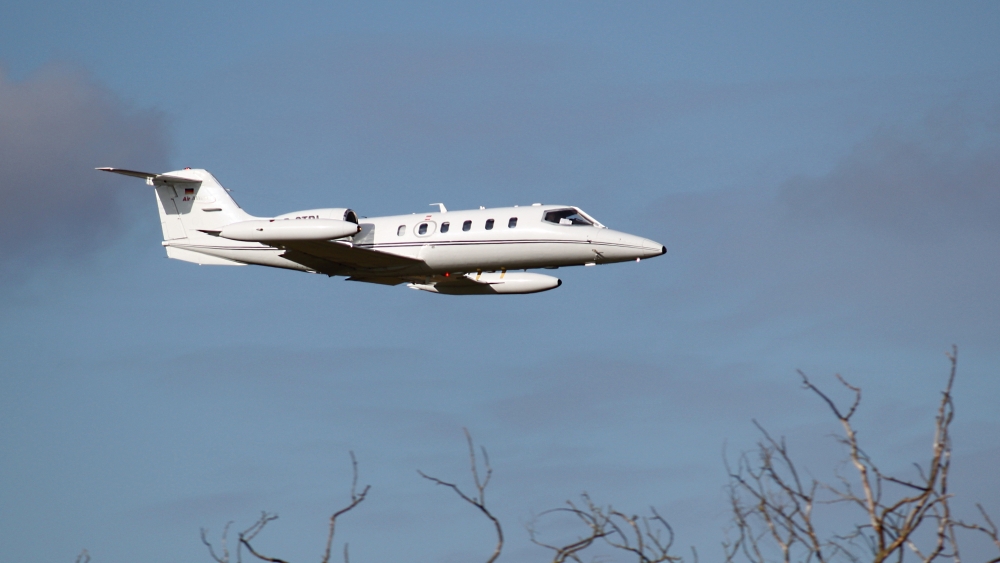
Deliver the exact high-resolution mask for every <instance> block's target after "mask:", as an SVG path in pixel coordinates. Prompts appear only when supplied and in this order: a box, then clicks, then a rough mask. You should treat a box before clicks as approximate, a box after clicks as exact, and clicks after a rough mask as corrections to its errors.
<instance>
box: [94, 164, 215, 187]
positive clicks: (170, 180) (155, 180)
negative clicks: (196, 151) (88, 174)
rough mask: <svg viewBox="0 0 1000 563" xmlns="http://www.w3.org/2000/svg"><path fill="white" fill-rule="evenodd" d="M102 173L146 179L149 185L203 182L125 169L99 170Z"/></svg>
mask: <svg viewBox="0 0 1000 563" xmlns="http://www.w3.org/2000/svg"><path fill="white" fill-rule="evenodd" d="M97 170H101V171H102V172H114V173H115V174H122V175H124V176H132V177H134V178H145V179H146V183H148V184H157V185H159V184H200V183H201V180H192V179H191V178H181V177H180V176H170V175H167V174H156V173H154V172H139V171H138V170H125V169H124V168H97Z"/></svg>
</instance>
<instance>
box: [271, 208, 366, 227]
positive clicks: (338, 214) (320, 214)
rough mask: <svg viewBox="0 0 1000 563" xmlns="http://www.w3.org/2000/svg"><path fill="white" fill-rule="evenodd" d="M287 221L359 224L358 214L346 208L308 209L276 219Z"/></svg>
mask: <svg viewBox="0 0 1000 563" xmlns="http://www.w3.org/2000/svg"><path fill="white" fill-rule="evenodd" d="M285 219H336V220H338V221H347V222H348V223H354V224H355V225H357V224H358V214H357V213H355V212H354V211H352V210H350V209H347V208H346V207H327V208H323V209H306V210H305V211H293V212H292V213H285V214H284V215H278V216H277V217H275V218H274V220H275V221H279V220H282V221H283V220H285Z"/></svg>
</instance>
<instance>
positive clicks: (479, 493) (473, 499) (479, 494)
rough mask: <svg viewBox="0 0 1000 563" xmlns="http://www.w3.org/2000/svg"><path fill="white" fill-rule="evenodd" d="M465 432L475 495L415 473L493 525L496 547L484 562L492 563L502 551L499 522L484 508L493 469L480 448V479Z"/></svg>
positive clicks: (501, 534)
mask: <svg viewBox="0 0 1000 563" xmlns="http://www.w3.org/2000/svg"><path fill="white" fill-rule="evenodd" d="M462 430H463V431H464V432H465V440H466V442H468V444H469V464H470V466H471V473H472V480H473V482H474V483H475V485H476V494H475V495H474V496H469V495H467V494H465V493H464V492H462V489H460V488H458V485H455V484H454V483H449V482H447V481H442V480H441V479H438V478H437V477H431V476H430V475H427V474H425V473H424V472H423V471H420V470H419V469H418V470H417V473H419V474H420V476H421V477H423V478H424V479H427V480H428V481H432V482H434V483H436V484H438V485H443V486H445V487H448V488H450V489H451V490H453V491H455V493H456V494H457V495H458V496H459V497H460V498H461V499H462V500H464V501H465V502H467V503H469V504H471V505H473V506H475V507H476V508H478V509H479V511H480V512H482V513H483V514H484V515H485V516H486V517H487V518H489V520H490V522H492V523H493V527H494V528H495V529H496V533H497V546H496V548H495V549H494V550H493V555H491V556H490V558H489V559H487V560H486V563H493V562H494V561H496V560H497V558H498V557H500V551H501V550H502V549H503V528H502V527H501V526H500V521H499V520H497V518H496V517H495V516H494V515H493V513H492V512H490V511H489V510H488V509H487V508H486V487H487V486H488V485H489V483H490V477H492V476H493V468H492V467H491V466H490V458H489V456H488V455H487V453H486V448H481V450H482V453H483V468H484V469H485V470H486V477H485V478H483V479H480V477H479V463H478V462H477V461H476V447H475V444H474V443H473V441H472V435H471V434H470V433H469V430H468V429H467V428H463V429H462Z"/></svg>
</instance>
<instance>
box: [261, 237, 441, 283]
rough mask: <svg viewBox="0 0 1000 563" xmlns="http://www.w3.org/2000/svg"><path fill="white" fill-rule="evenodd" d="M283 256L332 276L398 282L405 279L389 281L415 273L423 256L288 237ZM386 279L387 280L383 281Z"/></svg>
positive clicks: (419, 268) (282, 245) (284, 244)
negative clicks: (397, 276) (415, 257)
mask: <svg viewBox="0 0 1000 563" xmlns="http://www.w3.org/2000/svg"><path fill="white" fill-rule="evenodd" d="M280 248H283V249H284V250H285V252H284V254H282V257H283V258H287V259H289V260H291V261H293V262H298V263H299V264H302V265H303V266H306V267H307V268H310V269H312V270H315V271H317V272H320V273H323V274H327V275H330V276H352V277H353V278H354V279H355V281H370V280H373V279H375V278H378V279H379V281H377V282H375V283H389V284H390V285H395V284H397V283H403V280H402V279H400V280H399V281H395V282H390V281H388V280H387V278H395V276H396V275H398V274H402V273H403V272H405V273H406V274H411V275H412V274H414V273H418V272H419V271H420V270H422V269H423V268H422V267H423V266H424V263H423V262H422V261H421V260H416V259H413V258H407V257H405V256H397V255H395V254H389V253H386V252H380V251H378V250H371V249H368V248H361V247H359V246H354V245H352V244H350V243H345V242H335V241H294V242H293V241H289V242H285V243H282V244H281V246H280ZM383 280H386V281H383Z"/></svg>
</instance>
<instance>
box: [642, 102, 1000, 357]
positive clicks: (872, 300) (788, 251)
mask: <svg viewBox="0 0 1000 563" xmlns="http://www.w3.org/2000/svg"><path fill="white" fill-rule="evenodd" d="M993 115H994V114H992V113H986V112H978V113H976V112H972V111H969V110H963V109H959V108H945V109H940V110H937V111H935V112H933V113H932V114H931V115H930V116H928V117H927V118H926V119H925V120H924V122H923V123H922V124H920V125H919V126H916V127H908V128H904V127H898V128H883V129H881V130H879V131H877V132H875V133H873V134H872V135H870V136H869V137H868V138H866V139H864V140H862V141H860V142H859V143H858V145H857V146H856V147H855V148H854V149H853V150H852V151H851V152H850V153H849V154H847V155H846V156H844V157H843V158H841V159H840V160H839V161H837V162H835V163H834V165H833V166H832V167H831V169H830V171H829V172H828V173H827V174H823V175H817V176H812V177H795V178H792V179H789V180H788V181H786V182H784V183H781V184H779V185H777V186H775V189H774V190H758V191H753V190H727V191H716V192H710V193H697V194H685V195H673V196H668V197H666V198H663V199H662V200H661V204H660V205H659V206H657V207H656V210H655V213H657V217H658V218H660V219H661V220H660V221H659V222H658V225H659V226H658V230H659V231H660V232H659V233H652V234H653V238H657V240H663V241H665V242H666V244H667V246H668V248H670V249H671V254H670V256H671V257H672V259H673V260H674V264H675V266H676V268H677V277H676V279H675V280H674V281H673V282H672V283H673V284H674V287H675V289H676V290H678V291H682V292H684V294H685V295H687V296H688V297H689V299H691V301H690V302H689V303H690V305H689V310H690V311H691V314H692V315H697V317H698V318H697V323H698V325H697V326H695V327H694V329H693V331H689V332H690V333H691V334H692V335H693V336H691V337H692V338H696V337H697V336H699V335H700V336H703V337H705V338H708V337H712V338H718V337H719V336H720V335H736V334H746V333H747V331H754V330H765V331H766V333H767V334H769V335H771V336H772V337H773V336H774V335H779V334H781V335H783V341H784V343H785V344H786V345H793V344H794V343H795V342H802V343H807V342H815V339H816V338H817V337H821V338H825V339H826V342H827V346H829V345H832V344H834V342H835V341H836V340H837V339H847V340H846V341H850V342H851V345H854V346H858V345H861V346H871V345H876V343H878V345H885V344H887V343H895V344H900V345H907V346H913V345H918V346H931V345H933V346H935V347H937V350H939V351H943V350H944V347H945V346H947V345H948V344H950V343H952V342H959V343H962V344H965V345H967V346H973V347H976V348H979V349H980V350H991V349H996V345H997V343H998V342H997V336H996V335H997V334H998V330H997V329H998V328H1000V327H998V325H997V318H998V315H1000V299H998V297H997V293H996V291H995V287H996V283H997V280H998V279H1000V263H998V262H997V261H996V260H994V259H993V258H992V257H993V256H995V255H996V252H997V250H998V247H1000V180H998V172H1000V136H998V131H997V128H996V127H995V117H993ZM715 312H717V313H715ZM824 335H825V336H824ZM846 341H845V340H842V341H841V343H843V342H846ZM801 367H807V366H801ZM841 367H842V368H845V367H847V366H841Z"/></svg>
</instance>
